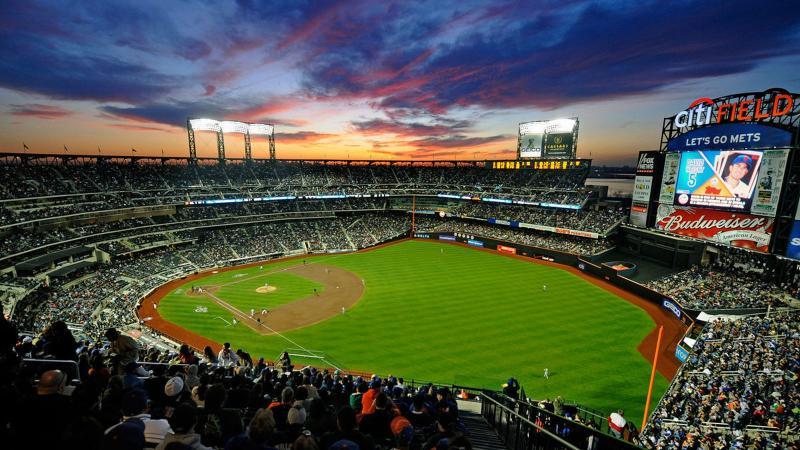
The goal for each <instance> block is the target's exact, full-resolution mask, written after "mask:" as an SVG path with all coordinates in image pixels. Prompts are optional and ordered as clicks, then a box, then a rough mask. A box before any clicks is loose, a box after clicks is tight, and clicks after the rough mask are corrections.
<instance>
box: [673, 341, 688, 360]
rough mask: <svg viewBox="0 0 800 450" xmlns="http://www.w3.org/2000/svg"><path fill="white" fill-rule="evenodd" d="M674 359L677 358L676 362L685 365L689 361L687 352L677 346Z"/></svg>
mask: <svg viewBox="0 0 800 450" xmlns="http://www.w3.org/2000/svg"><path fill="white" fill-rule="evenodd" d="M675 357H676V358H678V361H680V362H682V363H685V362H686V360H687V359H689V351H688V350H686V349H685V348H683V347H681V346H680V345H678V346H676V347H675Z"/></svg>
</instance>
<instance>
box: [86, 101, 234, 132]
mask: <svg viewBox="0 0 800 450" xmlns="http://www.w3.org/2000/svg"><path fill="white" fill-rule="evenodd" d="M100 109H101V110H102V111H104V112H106V113H108V114H111V115H113V116H116V117H118V118H123V119H128V120H133V121H137V122H155V123H162V124H166V125H173V126H176V127H185V126H186V119H187V118H188V117H198V118H199V117H210V118H224V117H226V115H227V114H228V111H227V109H225V108H224V107H223V106H220V105H218V104H216V103H212V102H205V101H199V102H179V101H175V102H170V103H152V104H144V105H141V106H131V107H118V106H103V107H101V108H100Z"/></svg>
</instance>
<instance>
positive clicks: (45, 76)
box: [0, 0, 800, 165]
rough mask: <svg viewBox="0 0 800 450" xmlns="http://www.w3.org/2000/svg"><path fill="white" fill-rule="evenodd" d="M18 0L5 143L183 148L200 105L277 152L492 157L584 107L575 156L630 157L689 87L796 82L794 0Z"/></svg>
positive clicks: (6, 81)
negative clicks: (269, 139)
mask: <svg viewBox="0 0 800 450" xmlns="http://www.w3.org/2000/svg"><path fill="white" fill-rule="evenodd" d="M10 3H11V4H10V5H8V7H7V10H8V11H14V14H8V15H6V16H5V17H4V18H3V19H0V36H2V39H0V52H2V54H3V55H4V58H2V59H0V99H2V100H1V101H2V105H3V106H2V113H1V114H2V119H0V120H2V127H1V128H2V131H3V133H2V136H0V150H2V151H19V152H21V151H23V150H25V148H24V147H23V143H24V145H25V146H27V150H28V151H31V152H44V153H50V152H52V153H61V152H65V151H67V150H66V149H68V152H70V153H81V154H96V153H97V152H98V151H100V152H102V153H103V154H106V155H111V154H117V155H127V154H130V151H131V148H135V149H136V151H137V155H140V156H145V155H153V156H160V155H161V154H162V151H163V153H164V154H165V155H168V156H186V155H188V145H187V137H186V129H185V122H186V118H187V117H189V116H193V117H211V118H214V119H220V120H222V119H228V120H242V121H248V122H265V123H274V124H275V126H276V138H275V141H276V147H277V155H278V157H279V158H308V159H318V158H330V159H346V158H349V159H432V158H436V159H473V158H475V159H501V158H514V157H515V156H516V133H517V125H518V123H520V122H525V121H531V120H546V119H553V118H558V117H578V118H579V119H580V132H579V137H578V157H581V158H590V157H591V158H592V159H594V160H595V163H596V164H599V165H602V164H609V165H616V164H630V163H632V162H633V161H634V160H635V158H636V154H637V152H638V151H640V150H651V149H657V148H658V145H659V142H660V132H661V120H662V118H663V117H666V116H670V115H673V114H675V113H676V112H678V111H680V110H682V109H684V108H685V107H686V106H688V104H689V103H690V102H691V101H692V100H694V99H696V98H698V97H712V98H713V97H718V96H723V95H727V94H731V93H736V92H747V91H761V90H765V89H768V88H773V87H781V88H785V89H788V90H790V91H798V90H800V76H799V75H798V74H797V71H796V67H799V66H800V65H799V64H798V63H800V23H798V22H797V21H796V20H794V17H796V15H797V13H798V12H800V5H798V4H797V3H796V2H788V1H774V2H766V3H764V4H759V5H757V6H753V4H752V2H746V1H730V2H724V3H713V2H708V3H707V4H702V5H698V4H696V3H691V2H676V3H672V4H670V5H664V4H663V3H655V2H630V3H620V2H578V1H575V2H463V1H459V2H456V1H452V2H450V1H437V2H413V3H409V2H382V3H380V4H377V3H374V2H361V1H356V2H353V1H351V2H255V1H247V0H240V1H237V2H233V1H231V2H220V3H214V4H211V3H205V2H191V1H186V2H180V3H177V2H168V3H165V2H160V3H159V2H147V1H146V2H122V3H115V4H109V3H99V4H90V3H88V2H74V3H69V2H56V1H41V2H22V1H12V2H10ZM197 141H198V142H197V143H198V154H199V156H215V154H216V141H215V139H214V136H213V135H212V134H210V133H200V134H198V140H197ZM242 141H243V139H242V138H241V137H236V136H233V135H230V136H229V135H226V152H227V154H228V155H229V156H231V157H240V156H242V154H243V147H244V145H243V142H242ZM253 155H254V156H255V157H259V158H263V157H266V143H265V142H262V141H256V142H255V143H254V146H253Z"/></svg>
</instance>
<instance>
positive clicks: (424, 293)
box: [159, 241, 667, 417]
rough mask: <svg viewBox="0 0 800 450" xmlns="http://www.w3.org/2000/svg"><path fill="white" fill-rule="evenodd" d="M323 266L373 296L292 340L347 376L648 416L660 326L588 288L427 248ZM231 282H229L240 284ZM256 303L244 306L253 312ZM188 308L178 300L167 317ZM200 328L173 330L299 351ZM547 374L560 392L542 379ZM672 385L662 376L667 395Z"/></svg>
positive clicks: (512, 264)
mask: <svg viewBox="0 0 800 450" xmlns="http://www.w3.org/2000/svg"><path fill="white" fill-rule="evenodd" d="M309 260H310V261H312V258H309ZM313 261H320V262H324V263H325V264H331V265H336V266H339V267H341V268H343V269H347V270H350V271H352V272H354V273H357V274H358V275H359V276H360V277H361V278H363V279H364V280H365V282H366V290H365V293H364V296H363V298H362V299H361V300H360V301H359V303H358V304H357V305H356V306H355V307H354V308H352V309H351V310H349V311H348V312H347V314H345V315H337V316H335V317H332V318H331V319H329V320H327V321H325V322H322V323H320V324H317V325H314V326H311V327H307V328H305V329H301V330H295V331H292V332H290V333H287V337H289V338H291V339H292V340H294V341H297V342H298V343H300V344H302V345H303V346H305V347H307V348H310V349H315V350H323V351H325V352H326V353H327V354H328V355H330V356H331V357H332V358H333V359H335V360H336V361H337V362H339V363H340V364H342V365H343V366H344V367H345V368H349V369H358V370H365V371H375V372H377V373H381V374H384V375H385V374H387V373H389V372H391V373H393V374H395V375H399V376H405V377H406V378H417V379H425V380H433V381H439V382H445V383H460V384H466V385H474V386H486V387H491V388H499V386H500V384H501V383H503V382H504V381H505V380H506V379H507V378H508V377H509V376H516V377H518V378H519V379H520V381H521V383H522V384H523V386H524V387H525V389H526V392H527V393H528V395H530V396H532V397H536V398H543V397H550V398H553V397H554V396H555V395H559V394H560V395H562V396H563V397H565V398H567V399H571V400H576V401H579V402H581V403H583V404H586V405H588V406H592V407H595V408H598V409H602V410H605V411H610V410H612V409H616V408H624V409H626V411H628V412H629V416H630V417H636V416H637V414H638V416H639V417H640V416H641V411H642V409H643V405H644V397H645V394H646V388H647V382H648V379H649V373H650V371H649V365H648V363H647V361H646V360H645V359H644V358H643V357H642V356H641V355H640V354H639V353H638V352H637V350H636V347H637V345H638V344H639V342H641V340H642V339H643V338H644V336H645V335H647V333H648V332H649V331H650V330H651V329H652V328H653V326H654V324H653V322H652V320H651V319H650V317H649V316H648V315H647V314H646V313H645V312H644V311H642V310H641V309H639V308H637V307H635V306H633V305H631V304H630V303H628V302H626V301H625V300H623V299H621V298H619V297H617V296H615V295H613V294H611V293H609V292H608V291H605V290H603V289H601V288H599V287H597V286H596V285H594V284H592V283H589V282H587V281H585V280H583V279H582V278H580V277H578V276H575V275H573V274H571V273H569V272H567V271H565V270H561V269H558V268H553V267H549V266H545V265H540V264H533V263H531V262H528V261H522V260H518V259H513V258H508V257H505V256H502V255H498V254H494V253H489V252H482V251H476V250H474V249H471V248H466V247H460V246H452V245H445V244H439V243H436V242H425V241H408V242H403V243H400V244H397V245H392V246H387V247H382V248H379V249H375V250H373V251H369V252H364V253H357V254H351V255H344V256H342V255H337V256H322V257H315V258H313ZM294 264H297V262H296V261H295V262H294ZM283 266H284V267H285V266H286V264H285V263H284V264H283ZM267 268H269V270H270V271H272V270H274V266H273V265H272V264H270V265H269V266H265V270H267ZM252 269H253V268H250V269H246V270H249V271H252ZM255 269H256V270H258V269H257V267H256V268H255ZM232 273H234V272H225V273H224V274H219V275H227V276H228V279H230V275H229V274H232ZM204 283H205V280H204ZM545 284H546V285H547V291H546V292H545V291H543V290H542V285H545ZM170 295H171V294H170ZM247 296H248V295H247V293H246V292H243V293H242V294H241V298H238V297H237V300H236V301H237V302H241V304H242V305H244V304H246V302H247V301H248V300H247V299H246V297H247ZM226 300H228V299H227V298H226ZM177 301H178V299H175V298H173V297H170V296H168V297H167V298H165V301H164V302H163V303H164V304H165V305H164V306H162V307H159V311H161V310H162V308H164V307H166V304H169V303H171V302H177ZM188 308H189V305H185V306H184V307H183V309H188ZM177 309H181V308H177ZM210 312H211V309H209V314H208V315H207V316H210V315H211V314H210ZM198 316H199V314H196V313H193V312H191V311H187V312H184V314H182V315H180V316H179V315H174V316H172V317H173V318H169V317H167V316H166V315H165V318H167V319H168V320H171V321H173V322H176V323H178V324H179V325H182V326H185V327H186V328H189V329H191V330H193V331H195V332H198V333H201V334H204V335H206V336H208V337H210V338H212V339H215V340H218V341H220V342H221V341H224V340H230V341H231V342H232V344H233V345H234V347H242V348H247V349H249V351H250V352H251V353H253V354H254V355H264V356H265V357H268V358H274V356H275V355H277V354H278V353H279V352H280V351H281V350H283V349H284V348H287V347H290V346H291V345H290V344H288V343H287V342H286V341H285V340H283V339H281V338H280V337H275V336H259V335H257V334H255V333H254V332H252V331H250V330H249V329H246V328H244V327H239V328H240V329H237V330H231V329H230V327H225V326H224V324H223V323H222V322H221V321H219V320H216V321H214V320H209V317H203V318H198ZM545 367H547V368H549V369H550V372H551V374H552V376H551V378H550V379H549V380H544V379H543V377H542V372H543V371H544V368H545ZM666 385H667V382H666V380H665V379H664V378H663V377H661V376H659V377H658V379H657V384H656V392H657V394H658V395H660V394H661V393H663V391H664V389H665V388H666Z"/></svg>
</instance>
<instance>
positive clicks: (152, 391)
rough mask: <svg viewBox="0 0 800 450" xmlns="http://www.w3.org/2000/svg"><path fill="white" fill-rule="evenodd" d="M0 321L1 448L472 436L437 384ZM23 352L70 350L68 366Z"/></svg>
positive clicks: (445, 442) (450, 440)
mask: <svg viewBox="0 0 800 450" xmlns="http://www.w3.org/2000/svg"><path fill="white" fill-rule="evenodd" d="M0 332H2V349H1V351H2V359H0V360H2V362H3V365H4V367H3V370H2V371H0V377H2V378H3V379H2V382H0V399H2V401H0V422H1V423H0V439H2V441H3V442H4V443H5V444H7V445H9V446H10V448H64V449H67V450H71V449H142V448H157V449H175V448H193V449H226V450H245V449H274V448H276V447H281V448H291V449H298V450H315V449H357V448H360V449H363V450H372V449H389V448H392V449H426V450H428V449H432V448H435V449H441V448H449V449H459V448H463V449H471V448H472V444H471V442H470V439H469V437H468V432H467V431H466V428H465V427H464V425H463V423H462V422H461V421H460V414H459V408H458V404H457V402H456V401H455V397H454V396H453V393H451V392H450V391H449V390H448V389H447V388H437V387H435V386H433V385H424V386H422V387H419V388H415V387H410V386H408V385H406V384H405V383H404V380H403V379H402V378H397V377H394V376H392V375H389V376H387V377H384V378H381V377H378V376H377V375H373V376H372V377H364V378H362V377H360V376H353V375H347V374H343V373H340V372H339V371H335V372H334V371H330V370H317V369H314V368H308V367H306V368H302V369H301V368H295V367H294V366H293V365H292V364H291V360H290V359H289V358H288V355H285V356H284V357H282V358H281V360H280V361H278V362H276V363H271V362H267V361H265V360H264V358H259V359H257V360H256V359H254V358H253V357H251V356H250V355H249V354H248V353H247V352H246V351H243V350H241V349H239V350H236V351H234V350H233V348H232V347H230V346H229V344H225V346H224V347H223V348H222V349H219V350H218V349H211V348H210V347H207V348H206V349H205V351H204V352H203V353H202V354H201V355H198V354H195V353H194V351H192V350H191V349H190V348H188V347H187V346H182V347H181V348H180V349H179V350H178V351H177V352H171V351H168V352H162V351H160V350H157V349H153V348H149V349H148V348H144V347H143V346H141V344H139V343H138V342H137V341H136V340H134V339H132V338H131V337H130V336H127V335H125V334H121V333H119V332H118V331H117V330H116V329H109V330H106V331H105V332H104V333H103V335H104V338H101V339H96V340H94V339H92V340H88V339H80V340H78V339H76V338H75V337H74V336H73V335H72V333H71V331H70V329H69V328H68V327H67V325H66V324H65V323H64V322H60V321H56V322H53V323H52V324H49V325H48V327H47V328H46V329H45V330H44V331H43V332H42V333H41V334H38V335H36V336H33V337H31V336H20V335H18V334H17V332H16V329H15V327H14V325H13V324H11V323H9V322H7V321H5V319H4V318H0ZM24 357H36V358H44V359H48V358H51V359H58V360H71V361H75V362H76V363H77V367H78V370H77V374H70V373H69V370H66V369H65V370H59V369H51V370H46V371H39V370H37V369H36V366H30V365H25V364H23V363H22V361H21V359H22V358H24ZM149 361H157V362H168V363H169V364H163V363H162V364H159V363H156V364H151V363H149ZM59 367H62V368H65V367H66V366H63V365H62V366H59ZM145 368H149V369H150V370H146V369H145ZM73 377H75V379H73ZM76 379H77V380H79V383H76V382H75V381H76Z"/></svg>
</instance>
